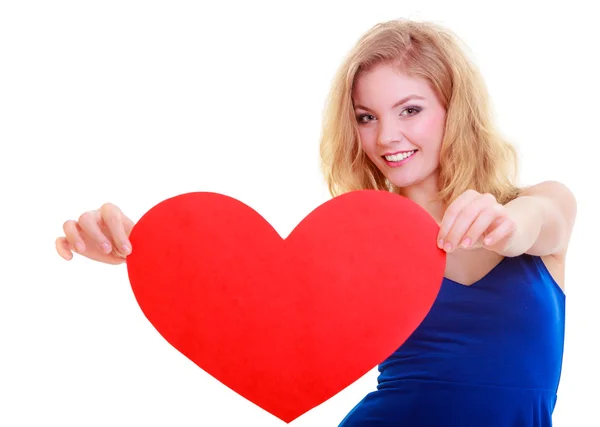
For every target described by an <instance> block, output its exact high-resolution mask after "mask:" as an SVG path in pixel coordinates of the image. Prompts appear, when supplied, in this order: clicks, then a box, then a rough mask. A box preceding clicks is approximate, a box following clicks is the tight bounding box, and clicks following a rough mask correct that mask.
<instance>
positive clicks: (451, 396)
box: [339, 255, 565, 427]
mask: <svg viewBox="0 0 600 427" xmlns="http://www.w3.org/2000/svg"><path fill="white" fill-rule="evenodd" d="M564 325H565V296H564V293H563V292H562V290H561V289H560V287H559V286H558V284H557V283H556V282H555V281H554V279H553V278H552V276H551V275H550V273H549V271H548V270H547V268H546V266H545V264H544V263H543V261H542V260H541V258H539V257H534V256H529V255H521V256H519V257H514V258H504V259H503V260H502V261H501V262H500V263H499V264H498V265H497V266H496V267H495V268H494V269H493V270H492V271H490V272H489V273H488V274H487V275H486V276H485V277H483V278H482V279H480V280H479V281H477V282H475V283H474V284H472V285H471V286H464V285H461V284H459V283H457V282H454V281H452V280H450V279H446V278H445V279H444V280H443V282H442V286H441V288H440V292H439V294H438V296H437V298H436V300H435V302H434V304H433V306H432V308H431V310H430V312H429V313H428V315H427V316H426V317H425V319H424V320H423V322H422V323H421V324H420V325H419V327H418V328H417V329H416V330H415V332H414V333H413V334H412V335H411V336H410V338H409V339H408V340H407V341H406V342H405V343H404V344H403V345H402V346H401V347H400V348H399V349H398V350H397V351H396V352H395V353H394V354H393V355H392V356H390V357H389V358H388V359H387V360H385V361H384V362H383V363H381V364H380V365H379V372H380V374H379V378H378V385H377V390H376V391H374V392H372V393H370V394H368V395H367V396H366V397H365V398H364V399H363V400H362V401H361V402H359V403H358V405H357V406H356V407H354V409H353V410H352V411H351V412H350V413H349V414H348V415H347V416H346V418H345V419H344V420H343V421H342V423H341V424H340V426H339V427H392V426H393V427H404V426H405V427H421V426H422V427H438V426H439V427H442V426H443V427H459V426H460V427H471V426H473V427H549V426H551V425H552V412H553V410H554V406H555V403H556V393H557V388H558V383H559V379H560V374H561V367H562V357H563V343H564ZM365 345H368V343H365Z"/></svg>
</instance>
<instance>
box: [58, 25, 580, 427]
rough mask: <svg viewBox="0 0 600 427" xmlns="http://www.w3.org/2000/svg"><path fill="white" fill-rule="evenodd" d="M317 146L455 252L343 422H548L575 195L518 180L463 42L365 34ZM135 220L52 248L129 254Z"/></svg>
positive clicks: (352, 186) (420, 32)
mask: <svg viewBox="0 0 600 427" xmlns="http://www.w3.org/2000/svg"><path fill="white" fill-rule="evenodd" d="M321 157H322V161H323V171H324V174H325V177H326V180H327V183H328V185H329V189H330V192H331V194H332V195H333V196H336V195H339V194H342V193H344V192H347V191H353V190H360V189H380V190H387V191H392V192H395V193H398V194H399V195H402V196H404V197H407V198H409V199H411V200H413V201H415V202H416V203H418V204H419V205H420V206H422V207H423V208H424V209H425V210H427V211H428V212H429V213H430V214H431V216H432V217H433V218H434V219H435V220H436V221H437V222H438V223H439V224H440V231H439V240H438V245H439V247H440V248H443V249H444V250H445V251H446V252H447V265H446V272H445V277H444V281H443V283H442V287H441V290H440V293H439V295H438V298H437V300H436V301H435V303H434V305H433V307H432V308H431V311H430V312H429V314H428V315H427V317H426V318H425V320H424V321H423V322H422V324H421V325H420V326H419V328H417V330H416V331H415V332H414V333H413V335H412V336H411V337H410V338H409V340H408V341H407V342H406V343H405V344H404V345H402V346H401V348H399V349H398V350H397V351H396V352H395V353H394V354H393V355H392V356H391V357H390V358H389V359H387V360H386V361H385V362H383V363H382V364H381V365H380V366H379V370H380V376H379V379H378V387H377V391H374V392H372V393H370V394H369V395H367V396H366V397H365V398H364V399H363V400H362V401H361V402H360V403H358V405H356V407H355V408H354V409H353V410H352V411H351V412H350V413H349V414H348V415H347V416H346V418H345V419H344V420H343V421H342V423H341V426H343V427H358V426H360V427H363V426H364V427H366V426H390V427H391V426H411V427H417V426H429V427H432V426H445V427H447V426H461V427H466V426H477V427H482V426H486V427H492V426H498V427H500V426H502V427H509V426H528V427H533V426H550V425H551V424H552V412H553V409H554V405H555V402H556V392H557V388H558V383H559V378H560V373H561V364H562V353H563V341H564V315H565V313H564V311H565V299H564V293H563V290H564V272H565V256H566V253H567V248H568V243H569V239H570V236H571V230H572V228H573V223H574V221H575V216H576V202H575V200H574V197H573V195H572V193H571V192H570V191H569V190H568V189H567V188H566V187H565V186H564V185H562V184H560V183H558V182H554V181H548V182H543V183H540V184H537V185H534V186H531V187H528V188H518V187H517V186H515V184H514V183H513V179H514V175H515V173H516V170H517V167H516V163H517V162H516V156H515V151H514V149H513V148H512V147H511V145H510V144H509V143H508V142H506V141H505V140H504V139H503V138H502V137H501V136H500V134H499V133H498V131H497V130H496V129H495V127H494V125H493V120H492V117H491V113H490V108H489V103H488V94H487V91H486V88H485V85H484V83H483V80H482V78H481V76H480V74H479V72H478V70H477V69H476V67H475V66H474V65H473V64H472V63H471V62H470V61H469V59H468V58H467V56H466V55H465V53H464V51H463V50H462V49H461V46H460V42H459V39H458V38H457V37H456V36H455V35H454V34H453V33H451V32H450V31H449V30H447V29H445V28H443V27H441V26H439V25H436V24H433V23H425V22H415V21H410V20H394V21H390V22H386V23H381V24H378V25H376V26H375V27H373V28H372V29H371V30H370V31H368V32H367V33H366V34H365V35H364V36H363V37H362V38H361V39H360V40H359V41H358V43H357V45H356V46H355V48H354V49H353V50H352V51H351V52H350V54H349V56H348V57H347V59H346V60H345V62H344V63H343V65H342V67H341V68H340V70H339V72H338V74H337V76H336V78H335V81H334V83H333V87H332V90H331V94H330V97H329V99H328V103H327V108H326V111H325V119H324V126H323V134H322V140H321ZM133 225H134V223H133V221H131V220H130V219H129V218H127V217H126V216H125V215H124V214H123V213H122V212H121V210H120V209H119V208H118V207H116V206H114V205H111V204H107V205H104V206H102V207H101V208H100V209H98V210H96V211H92V212H87V213H84V214H83V215H82V216H81V217H80V218H79V220H78V221H67V222H66V223H65V224H64V232H65V236H63V237H60V238H59V239H57V242H56V247H57V251H58V253H59V254H60V255H61V256H62V257H63V258H65V259H67V260H68V259H71V258H72V257H73V255H72V251H76V252H78V253H80V254H82V255H83V256H86V257H88V258H91V259H94V260H97V261H100V262H105V263H109V264H119V263H122V262H125V257H126V256H127V255H128V254H129V253H130V252H131V250H132V248H131V245H130V243H129V241H128V235H129V232H130V231H131V229H132V227H133ZM387 226H389V227H394V226H397V227H402V226H404V225H403V224H399V223H396V222H395V221H394V218H393V217H390V219H389V224H388V225H387ZM374 315H376V313H374ZM365 345H368V343H365Z"/></svg>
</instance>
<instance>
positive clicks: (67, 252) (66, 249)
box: [55, 237, 73, 261]
mask: <svg viewBox="0 0 600 427" xmlns="http://www.w3.org/2000/svg"><path fill="white" fill-rule="evenodd" d="M55 245H56V252H58V254H59V255H60V256H61V257H63V258H64V259H66V260H67V261H70V260H72V259H73V252H71V248H70V245H69V242H68V241H67V239H66V238H65V237H59V238H58V239H56V242H55Z"/></svg>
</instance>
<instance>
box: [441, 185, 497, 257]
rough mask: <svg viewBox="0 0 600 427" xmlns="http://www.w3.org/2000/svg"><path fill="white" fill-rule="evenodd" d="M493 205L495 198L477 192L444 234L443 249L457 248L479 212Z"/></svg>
mask: <svg viewBox="0 0 600 427" xmlns="http://www.w3.org/2000/svg"><path fill="white" fill-rule="evenodd" d="M494 205H496V199H495V198H494V197H493V196H492V195H491V194H490V195H488V194H478V195H477V196H476V198H475V199H474V200H472V201H471V202H470V203H469V204H468V205H466V206H464V207H463V208H462V210H461V211H460V213H459V215H458V216H457V218H456V219H455V221H454V224H453V225H452V227H451V229H450V231H449V232H448V235H447V236H446V239H445V244H444V250H446V251H452V250H454V249H455V248H457V247H458V246H459V245H460V244H461V242H462V240H463V239H464V238H465V237H466V234H467V231H468V230H469V228H470V227H471V226H472V225H473V223H474V222H475V221H476V220H477V218H478V217H479V215H480V214H481V212H482V211H484V210H485V209H490V207H492V206H494Z"/></svg>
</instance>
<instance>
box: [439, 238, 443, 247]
mask: <svg viewBox="0 0 600 427" xmlns="http://www.w3.org/2000/svg"><path fill="white" fill-rule="evenodd" d="M438 248H440V249H444V239H440V240H438Z"/></svg>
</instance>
